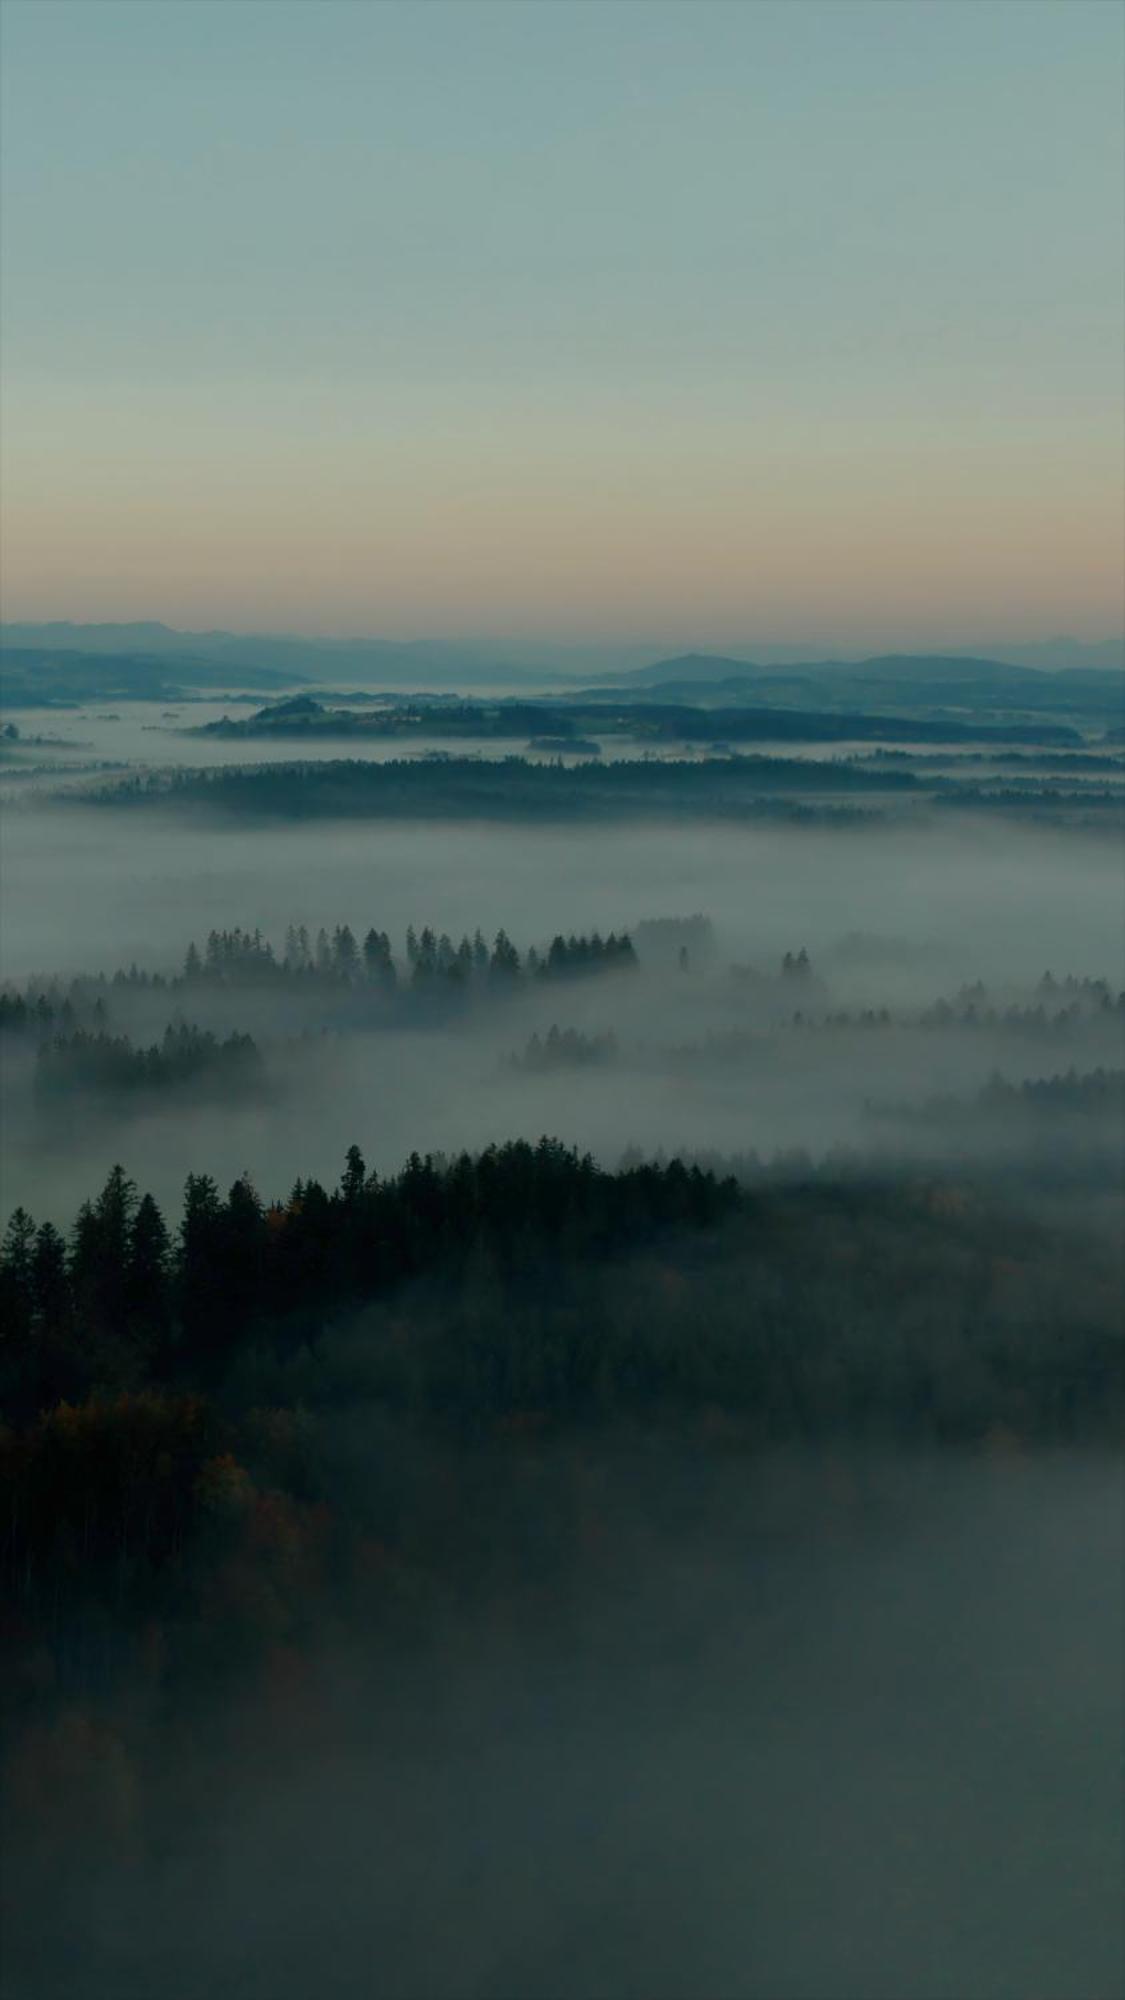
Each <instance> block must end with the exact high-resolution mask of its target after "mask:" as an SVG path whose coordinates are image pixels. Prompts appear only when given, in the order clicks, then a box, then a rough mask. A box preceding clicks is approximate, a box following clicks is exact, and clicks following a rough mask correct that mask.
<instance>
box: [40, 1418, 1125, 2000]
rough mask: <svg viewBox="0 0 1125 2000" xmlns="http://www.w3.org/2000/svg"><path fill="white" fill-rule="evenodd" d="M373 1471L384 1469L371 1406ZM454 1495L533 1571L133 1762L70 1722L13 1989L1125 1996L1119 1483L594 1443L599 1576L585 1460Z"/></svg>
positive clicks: (423, 1995)
mask: <svg viewBox="0 0 1125 2000" xmlns="http://www.w3.org/2000/svg"><path fill="white" fill-rule="evenodd" d="M335 1449H336V1450H337V1451H338V1452H340V1453H342V1454H344V1455H345V1456H346V1455H347V1454H349V1453H350V1454H351V1455H352V1456H353V1458H354V1459H355V1460H356V1463H357V1465H358V1464H363V1465H365V1466H366V1467H367V1472H366V1474H365V1476H366V1477H367V1478H369V1479H370V1478H372V1477H377V1476H379V1474H378V1469H377V1467H376V1466H375V1465H374V1463H373V1461H372V1459H371V1456H370V1439H369V1438H368V1437H367V1435H366V1432H365V1427H364V1415H363V1412H362V1411H359V1412H356V1413H354V1415H353V1417H352V1419H351V1421H350V1423H349V1422H348V1421H347V1420H341V1431H340V1436H339V1437H338V1438H337V1440H336V1444H335ZM420 1471H423V1472H425V1475H426V1477H427V1479H428V1480H429V1481H430V1482H431V1483H432V1482H437V1483H438V1484H439V1485H441V1486H443V1487H444V1486H448V1485H449V1484H450V1482H451V1481H453V1482H454V1483H455V1482H456V1481H457V1479H458V1478H459V1479H460V1480H461V1481H462V1482H463V1486H464V1492H465V1494H466V1498H468V1495H469V1494H472V1496H473V1497H472V1502H471V1505H470V1507H469V1510H468V1513H469V1515H471V1516H472V1519H473V1520H475V1522H476V1526H477V1532H478V1533H484V1532H487V1522H488V1520H489V1518H490V1517H491V1518H494V1519H495V1521H497V1522H502V1523H504V1524H506V1525H504V1526H502V1527H500V1528H499V1529H498V1534H497V1539H498V1543H499V1545H500V1546H501V1547H504V1546H505V1545H506V1544H509V1545H510V1544H511V1543H512V1541H513V1538H514V1529H513V1526H512V1523H513V1522H515V1521H518V1520H519V1519H521V1518H523V1519H526V1518H527V1517H528V1514H529V1510H530V1518H531V1520H532V1521H533V1522H534V1523H535V1524H536V1526H535V1530H534V1533H535V1535H537V1537H538V1539H529V1540H527V1546H526V1547H525V1548H524V1549H523V1551H522V1556H521V1558H520V1560H519V1562H518V1563H517V1566H516V1570H517V1573H516V1575H515V1576H514V1577H513V1576H512V1575H511V1574H509V1576H508V1579H507V1582H506V1584H505V1586H504V1587H503V1588H502V1589H501V1590H500V1591H499V1592H498V1593H496V1594H492V1593H490V1592H489V1591H488V1590H487V1589H486V1590H484V1591H483V1592H482V1594H481V1597H480V1598H479V1599H478V1601H477V1602H476V1603H475V1605H474V1606H472V1607H470V1608H469V1609H467V1610H466V1609H465V1608H464V1607H462V1608H461V1609H457V1608H456V1607H455V1605H454V1602H453V1600H452V1599H450V1601H449V1603H448V1605H447V1607H446V1609H445V1610H444V1611H443V1612H441V1613H440V1614H435V1613H434V1612H433V1610H432V1608H431V1610H430V1612H428V1613H427V1616H428V1617H430V1618H432V1619H434V1620H435V1622H434V1626H433V1630H432V1631H431V1633H430V1636H429V1637H428V1638H427V1639H426V1640H425V1641H420V1640H419V1641H410V1642H407V1643H406V1644H405V1645H404V1644H403V1642H402V1641H401V1638H400V1640H399V1641H398V1642H397V1643H396V1644H395V1645H394V1646H393V1647H389V1646H388V1645H387V1644H386V1643H385V1641H384V1642H381V1643H379V1644H376V1643H372V1645H371V1646H370V1648H366V1649H365V1648H361V1647H357V1645H356V1644H355V1643H354V1642H352V1643H348V1644H345V1643H344V1642H334V1641H333V1639H332V1638H331V1636H330V1635H325V1637H324V1638H323V1640H322V1643H321V1645H320V1647H319V1649H317V1650H314V1653H313V1655H312V1658H311V1659H310V1660H309V1661H307V1662H306V1663H304V1665H303V1667H301V1668H300V1670H299V1671H298V1670H297V1667H296V1666H293V1667H292V1668H291V1669H290V1670H288V1671H287V1670H286V1669H285V1667H284V1663H281V1664H279V1667H278V1671H277V1673H276V1674H275V1676H274V1677H273V1679H272V1681H271V1682H270V1683H269V1685H268V1686H266V1687H265V1688H263V1689H260V1690H258V1691H257V1692H256V1694H255V1697H254V1700H253V1702H252V1704H250V1705H247V1706H245V1707H243V1706H241V1705H238V1706H235V1707H234V1708H233V1709H232V1708H231V1707H230V1706H227V1707H226V1708H222V1707H219V1706H217V1705H214V1704H213V1703H212V1702H211V1701H210V1699H209V1698H208V1696H207V1695H206V1693H205V1692H201V1693H200V1694H199V1695H198V1696H197V1698H196V1700H195V1702H194V1703H193V1704H192V1707H191V1710H190V1713H189V1714H188V1715H181V1716H180V1717H179V1718H178V1720H177V1721H176V1722H175V1723H172V1722H169V1721H168V1720H167V1719H165V1718H163V1717H162V1716H161V1715H160V1714H158V1713H154V1714H152V1715H150V1716H147V1717H145V1718H141V1719H139V1720H138V1718H137V1716H136V1715H135V1714H134V1715H133V1717H132V1721H131V1730H132V1736H133V1739H134V1741H137V1740H139V1741H140V1743H141V1746H142V1747H141V1749H140V1751H139V1752H137V1753H135V1762H134V1764H133V1765H132V1766H131V1767H127V1766H126V1764H125V1763H124V1762H123V1760H122V1753H121V1752H120V1751H119V1750H115V1749H114V1747H113V1737H112V1734H111V1733H109V1732H107V1733H106V1734H105V1735H104V1736H103V1737H92V1738H91V1739H90V1741H89V1742H87V1741H85V1740H84V1739H81V1740H80V1738H79V1737H75V1739H74V1741H73V1742H72V1743H70V1744H69V1746H68V1743H67V1741H66V1737H65V1730H64V1731H63V1732H62V1735H61V1737H60V1742H59V1747H58V1749H57V1751H56V1763H57V1764H59V1765H60V1768H61V1769H62V1770H63V1771H68V1772H69V1778H68V1780H67V1782H68V1783H69V1784H70V1786H71V1787H72V1788H73V1793H74V1797H73V1799H69V1798H68V1795H67V1794H66V1792H65V1789H64V1798H68V1803H67V1804H66V1805H65V1806H64V1808H63V1810H64V1811H65V1812H66V1813H67V1814H68V1815H69V1817H68V1819H67V1820H66V1822H65V1824H64V1825H63V1826H62V1827H61V1828H60V1826H59V1824H58V1822H57V1819H56V1820H52V1818H51V1812H52V1804H53V1807H54V1811H55V1812H56V1814H57V1813H58V1811H59V1806H58V1802H57V1801H54V1802H52V1801H49V1800H47V1799H40V1800H39V1801H38V1802H37V1803H36V1804H35V1805H34V1806H33V1807H32V1809H31V1810H30V1811H29V1812H28V1814H27V1816H26V1817H25V1818H23V1819H21V1821H20V1826H21V1840H20V1844H19V1847H18V1849H17V1848H16V1847H14V1846H13V1847H12V1849H11V1850H10V1854H9V1866H8V1868H7V1869H6V1871H5V1872H6V1874H7V1877H8V1881H7V1891H8V1896H9V1908H8V1929H7V1944H6V1957H7V1960H8V1963H7V1972H8V1977H9V1980H10V1981H11V1982H12V1984H11V1986H10V1990H11V1992H12V1993H13V1994H14V1993H16V1992H17V1991H18V1992H21V1993H28V1994H30V1993H32V1992H34V1993H35V1994H36V1996H37V2000H71V1996H74V2000H77V1996H80V1995H82V1996H85V1995H88V1994H92V1993H96V1994H99V1995H106V1996H108V1995H110V1994H112V1995H113V1996H114V2000H142V1996H143V2000H149V1996H152V1995H157V1994H158V1995H159V1996H160V2000H188V1996H191V2000H197V1996H202V1995H203V1994H220V1993H221V1994H223V1995H230V1996H232V2000H235V1996H237V2000H290V1996H292V2000H298V1996H300V2000H305V1996H307V1995H309V1994H311V1993H313V1992H320V1993H331V1994H332V1995H333V1996H340V1997H341V2000H343V1996H352V1995H354V1996H357V2000H358V1996H360V1995H365V1996H366V1995H370V1994H373V1993H376V1994H379V1995H380V1996H382V2000H437V1996H440V2000H574V1996H580V1995H581V1996H590V2000H592V1996H602V1995H604V1996H612V2000H686V1996H687V1995H689V1994H690V1995H693V1996H699V2000H906V1996H909V2000H952V1996H954V1995H956V1996H958V2000H1027V1996H1029V1995H1033V1994H1034V1995H1035V1996H1037V2000H1079V1996H1081V2000H1114V1996H1116V1995H1117V1994H1118V1993H1119V1992H1120V1990H1121V1982H1122V1978H1123V1975H1125V1937H1123V1929H1122V1922H1121V1908H1120V1887H1121V1864H1122V1859H1123V1852H1122V1813H1121V1796H1120V1758H1121V1753H1122V1749H1123V1747H1125V1746H1123V1741H1122V1704H1121V1685H1122V1682H1121V1674H1122V1669H1123V1665H1125V1658H1123V1626H1122V1594H1121V1587H1120V1579H1121V1565H1122V1561H1123V1559H1125V1543H1123V1538H1122V1521H1123V1511H1122V1500H1123V1493H1122V1485H1121V1476H1120V1468H1119V1467H1117V1466H1115V1465H1113V1464H1112V1463H1110V1462H1108V1461H1107V1460H1104V1459H1101V1458H1099V1457H1098V1456H1096V1455H1093V1456H1089V1457H1086V1458H1084V1459H1083V1458H1078V1457H1073V1456H1070V1455H1068V1454H1063V1453H1056V1454H1049V1453H1048V1454H1044V1455H1042V1456H1035V1455H1028V1456H1023V1455H1019V1454H1014V1453H1012V1452H1011V1451H1010V1450H1005V1449H1001V1450H999V1451H997V1452H995V1453H993V1454H991V1455H986V1456H984V1457H980V1458H977V1459H976V1460H975V1461H974V1460H972V1459H968V1458H965V1459H961V1458H959V1457H957V1456H955V1455H946V1456H945V1457H929V1456H924V1455H923V1456H915V1457H914V1458H913V1459H910V1460H906V1461H902V1460H897V1461H896V1460H888V1459H881V1458H880V1457H879V1456H878V1455H875V1456H872V1455H870V1454H868V1455H864V1456H857V1455H854V1454H852V1455H849V1454H848V1453H846V1452H843V1453H839V1454H836V1455H833V1456H830V1457H828V1458H825V1457H822V1456H818V1455H813V1454H808V1455H804V1456H802V1455H794V1456H788V1457H781V1458H775V1459H768V1458H767V1459H766V1460H760V1461H758V1463H757V1464H756V1465H753V1464H750V1463H747V1462H745V1461H742V1460H740V1459H738V1458H728V1459H726V1460H725V1461H724V1460H723V1459H721V1458H720V1459H719V1460H718V1461H717V1462H716V1461H714V1460H711V1461H710V1462H708V1461H707V1460H706V1459H705V1458H704V1457H703V1456H701V1455H694V1456H693V1455H691V1454H688V1453H685V1452H683V1451H682V1450H680V1449H678V1448H677V1447H675V1446H674V1445H672V1444H666V1445H665V1447H664V1450H663V1452H662V1454H661V1455H660V1457H659V1460H658V1461H657V1460H655V1459H654V1457H653V1454H652V1452H651V1450H650V1451H648V1452H647V1453H646V1452H644V1451H639V1452H635V1453H633V1454H632V1455H630V1454H629V1453H627V1452H625V1453H621V1452H618V1453H617V1454H615V1453H614V1452H613V1451H612V1450H609V1449H607V1448H605V1447H602V1446H596V1447H593V1448H591V1449H587V1451H586V1453H585V1459H584V1469H583V1475H582V1477H583V1482H584V1490H585V1491H586V1492H587V1493H588V1495H589V1508H590V1514H591V1520H590V1524H589V1526H588V1527H587V1528H586V1530H585V1531H584V1540H583V1552H582V1573H583V1575H584V1576H585V1581H581V1580H580V1578H579V1576H578V1574H577V1573H576V1572H575V1571H574V1569H573V1564H574V1560H575V1555H576V1551H575V1549H574V1548H572V1547H571V1546H570V1545H569V1542H568V1539H567V1537H568V1533H569V1529H568V1528H567V1526H566V1525H565V1523H566V1519H567V1514H566V1489H567V1480H566V1477H565V1474H564V1472H563V1470H562V1469H561V1468H560V1467H557V1466H556V1465H555V1464H554V1462H553V1459H552V1454H551V1452H550V1451H549V1450H548V1451H543V1450H540V1451H538V1452H535V1453H533V1454H531V1455H530V1456H528V1457H525V1459H524V1460H523V1461H522V1463H521V1464H520V1465H518V1466H517V1467H515V1468H513V1467H512V1465H510V1464H509V1466H508V1468H507V1471H505V1470H504V1469H503V1466H502V1465H501V1466H500V1467H499V1468H498V1466H497V1464H496V1463H495V1462H494V1463H493V1464H492V1465H491V1466H490V1467H489V1466H478V1467H477V1468H476V1471H475V1473H474V1470H473V1468H472V1466H471V1465H467V1464H464V1463H463V1464H461V1465H460V1467H459V1468H454V1467H452V1466H445V1467H443V1466H442V1464H441V1463H440V1462H439V1461H437V1460H435V1461H434V1462H433V1463H432V1464H430V1465H429V1466H428V1467H422V1468H420ZM474 1481H475V1483H474ZM556 1489H557V1490H556ZM490 1510H492V1513H491V1516H490ZM482 1522H483V1524H484V1525H483V1526H482ZM465 1532H466V1534H467V1533H469V1532H470V1527H469V1523H468V1516H467V1517H466V1529H465ZM509 1555H510V1548H509ZM591 1575H593V1576H594V1577H596V1581H591ZM72 1734H73V1730H72ZM38 1754H39V1755H40V1756H42V1754H43V1753H42V1751H41V1750H40V1751H39V1753H38ZM68 1759H69V1762H68V1761H67V1760H68ZM20 1784H21V1774H20V1771H19V1770H18V1769H17V1772H16V1774H15V1778H14V1780H13V1791H12V1797H11V1799H10V1802H9V1809H10V1810H11V1809H14V1808H15V1807H16V1806H19V1807H26V1806H27V1805H28V1801H27V1800H25V1799H23V1797H22V1794H19V1787H20ZM75 1801H79V1802H81V1804H82V1810H81V1811H78V1810H76V1806H75Z"/></svg>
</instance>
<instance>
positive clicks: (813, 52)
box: [0, 0, 1125, 643]
mask: <svg viewBox="0 0 1125 2000" xmlns="http://www.w3.org/2000/svg"><path fill="white" fill-rule="evenodd" d="M1122 29H1123V13H1122V10H1121V8H1120V7H1119V6H1118V5H1117V4H1115V0H1067V4H1061V5H1056V4H1054V0H1031V4H1024V0H998V4H990V0H924V3H923V4H916V0H873V4H852V0H829V4H827V5H821V4H817V0H781V4H776V5H775V4H765V0H763V4H753V0H749V3H748V4H734V5H726V4H720V5H709V4H705V0H704V4H699V0H696V4H688V5H679V4H676V5H665V4H659V0H658V3H657V4H648V3H647V0H633V3H632V4H608V5H603V4H600V0H585V3H583V0H577V4H563V5H555V4H550V0H548V3H547V4H536V3H535V0H509V3H508V4H501V5H495V4H484V5H480V4H477V0H459V4H454V5H451V6H450V5H446V4H444V3H443V0H414V4H410V5H405V6H399V5H396V4H375V5H366V4H362V0H346V3H345V4H337V0H235V4H227V0H188V4H180V0H169V4H164V0H79V4H77V5H73V4H70V0H33V4H27V0H5V5H4V8H3V40H4V65H3V89H4V102H3V120H2V125H0V167H2V175H0V198H2V203H3V218H2V219H3V235H2V251H3V266H2V272H3V284H2V291H0V310H2V314H3V370H4V389H5V418H6V421H5V438H6V443H5V448H4V484H5V501H6V529H5V542H6V563H5V569H6V603H5V609H6V614H7V615H8V616H9V617H17V616H23V615H27V616H36V615H39V616H48V615H53V614H58V615H71V616H85V615H92V616H106V617H115V616H131V615H137V616H140V615H163V616H167V617H169V618H171V619H173V620H174V621H175V622H196V621H199V620H203V619H205V620H206V622H209V623H210V622H213V621H215V620H221V621H222V622H227V623H231V624H236V625H261V624H268V625H279V624H291V625H296V626H300V627H304V628H306V629H325V630H355V629H360V628H364V629H369V630H392V629H393V630H395V631H398V632H406V631H416V632H438V631H455V630H470V629H472V630H493V631H497V632H498V631H501V630H504V631H517V630H518V631H526V632H529V633H534V632H535V631H543V632H547V631H550V632H552V633H555V632H560V633H565V632H567V631H573V632H574V634H575V635H576V636H579V635H581V636H595V635H596V634H597V633H598V632H599V631H603V630H604V631H606V632H609V631H612V632H614V633H616V634H624V633H636V634H638V635H647V634H648V633H650V632H652V633H654V634H655V633H656V632H660V633H661V634H663V633H664V632H665V631H670V630H674V631H675V633H676V634H677V635H679V634H681V633H682V636H684V637H685V638H688V637H690V638H692V639H699V640H700V641H703V640H706V641H708V642H710V643H714V642H717V641H719V640H721V639H722V638H723V636H724V635H727V634H734V633H735V632H738V633H740V634H743V635H746V634H749V633H751V632H755V631H758V632H761V633H762V634H763V636H772V637H775V638H777V639H783V638H787V637H790V636H793V637H797V636H800V637H805V636H808V637H809V638H818V637H823V638H828V637H837V638H839V639H840V640H841V641H842V642H843V641H845V640H846V641H847V642H849V643H850V642H852V641H855V642H858V643H863V642H865V640H866V639H867V638H871V639H872V640H873V641H874V640H877V639H882V638H885V639H891V638H901V639H902V640H903V641H904V642H905V641H906V640H907V639H909V637H910V636H911V632H912V631H916V632H917V635H918V637H919V638H920V639H925V640H926V641H927V642H930V641H932V640H934V639H937V638H940V637H942V636H943V634H944V636H945V637H946V638H948V640H949V641H950V642H954V641H956V640H957V639H959V638H962V637H965V638H973V639H975V638H977V637H981V636H987V635H988V632H989V630H994V631H997V632H999V631H1001V630H1003V631H1006V632H1008V633H1014V632H1025V633H1027V634H1028V635H1034V634H1036V633H1039V632H1046V631H1048V630H1055V629H1058V628H1059V627H1061V626H1065V627H1066V628H1068V629H1076V630H1079V631H1081V632H1083V633H1085V634H1087V635H1089V636H1096V635H1097V634H1099V633H1102V632H1104V631H1107V630H1112V629H1113V628H1114V627H1115V626H1119V624H1120V622H1121V606H1120V592H1121V581H1120V567H1119V558H1118V556H1117V555H1116V554H1115V549H1116V548H1117V546H1118V537H1119V532H1120V525H1121V499H1120V495H1121V484H1122V452H1123V446H1122V370H1121V361H1120V351H1121V339H1122V332H1123V309H1122V295H1123V286H1125V262H1123V260H1125V219H1123V137H1122V125H1123V96H1125V58H1123V33H1122ZM701 628H703V629H701Z"/></svg>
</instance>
